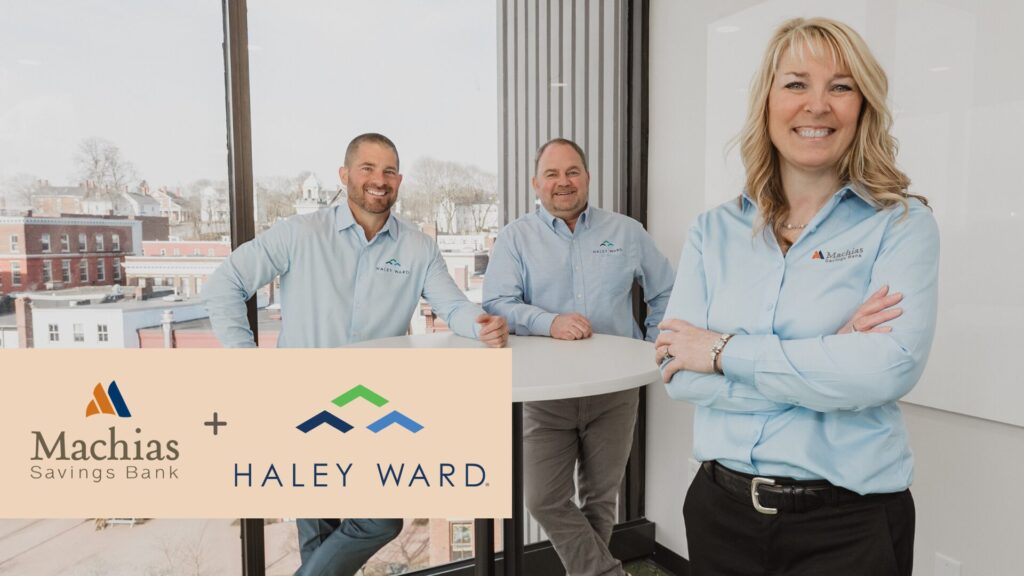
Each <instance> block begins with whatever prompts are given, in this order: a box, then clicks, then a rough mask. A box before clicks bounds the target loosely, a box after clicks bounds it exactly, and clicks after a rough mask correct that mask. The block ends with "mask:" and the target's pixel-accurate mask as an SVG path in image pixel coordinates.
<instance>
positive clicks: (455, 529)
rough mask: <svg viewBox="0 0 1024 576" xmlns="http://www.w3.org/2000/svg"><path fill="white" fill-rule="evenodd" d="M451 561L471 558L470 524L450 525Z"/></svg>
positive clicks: (471, 526)
mask: <svg viewBox="0 0 1024 576" xmlns="http://www.w3.org/2000/svg"><path fill="white" fill-rule="evenodd" d="M451 538H452V545H451V561H452V562H455V561H457V560H465V559H466V558H472V557H473V524H472V523H470V522H452V523H451Z"/></svg>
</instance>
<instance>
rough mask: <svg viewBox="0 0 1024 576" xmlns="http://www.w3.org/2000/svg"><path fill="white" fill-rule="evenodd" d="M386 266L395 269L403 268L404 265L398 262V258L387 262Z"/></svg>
mask: <svg viewBox="0 0 1024 576" xmlns="http://www.w3.org/2000/svg"><path fill="white" fill-rule="evenodd" d="M385 264H387V265H388V266H394V267H395V268H401V267H402V263H401V262H399V261H398V258H392V259H391V260H388V261H387V262H385Z"/></svg>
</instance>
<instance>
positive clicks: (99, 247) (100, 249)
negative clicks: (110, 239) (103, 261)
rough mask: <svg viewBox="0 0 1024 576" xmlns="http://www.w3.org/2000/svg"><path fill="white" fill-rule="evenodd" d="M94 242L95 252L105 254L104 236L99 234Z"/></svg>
mask: <svg viewBox="0 0 1024 576" xmlns="http://www.w3.org/2000/svg"><path fill="white" fill-rule="evenodd" d="M93 240H94V244H95V245H96V246H95V250H96V251H97V252H103V250H104V247H103V234H97V235H96V236H95V237H94V239H93Z"/></svg>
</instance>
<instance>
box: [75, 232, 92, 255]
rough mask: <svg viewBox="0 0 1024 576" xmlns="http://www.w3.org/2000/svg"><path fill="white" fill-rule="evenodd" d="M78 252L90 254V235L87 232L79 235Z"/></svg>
mask: <svg viewBox="0 0 1024 576" xmlns="http://www.w3.org/2000/svg"><path fill="white" fill-rule="evenodd" d="M78 251H79V252H88V251H89V235H88V234H86V233H85V232H80V233H79V234H78Z"/></svg>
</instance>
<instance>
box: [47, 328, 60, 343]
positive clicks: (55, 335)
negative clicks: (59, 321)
mask: <svg viewBox="0 0 1024 576" xmlns="http://www.w3.org/2000/svg"><path fill="white" fill-rule="evenodd" d="M48 328H49V332H50V342H60V329H59V328H58V327H57V325H56V324H50V325H49V326H48Z"/></svg>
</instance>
